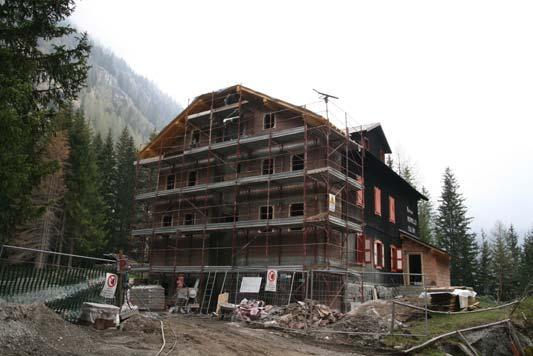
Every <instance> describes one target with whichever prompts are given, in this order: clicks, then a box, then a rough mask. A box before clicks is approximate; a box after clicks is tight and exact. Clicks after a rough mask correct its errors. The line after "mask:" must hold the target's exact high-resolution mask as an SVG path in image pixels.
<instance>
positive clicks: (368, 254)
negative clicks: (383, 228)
mask: <svg viewBox="0 0 533 356" xmlns="http://www.w3.org/2000/svg"><path fill="white" fill-rule="evenodd" d="M365 263H372V241H371V240H370V239H365Z"/></svg>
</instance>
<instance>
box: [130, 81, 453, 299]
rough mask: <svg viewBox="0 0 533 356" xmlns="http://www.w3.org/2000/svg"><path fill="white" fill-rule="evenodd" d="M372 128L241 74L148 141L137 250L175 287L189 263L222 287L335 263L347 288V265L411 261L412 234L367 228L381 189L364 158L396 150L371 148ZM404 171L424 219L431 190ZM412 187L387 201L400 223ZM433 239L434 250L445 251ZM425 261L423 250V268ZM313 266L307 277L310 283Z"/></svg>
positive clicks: (140, 169) (208, 283)
mask: <svg viewBox="0 0 533 356" xmlns="http://www.w3.org/2000/svg"><path fill="white" fill-rule="evenodd" d="M372 135H374V132H370V129H369V128H368V127H366V128H363V127H360V128H359V129H349V128H348V127H347V125H346V127H344V128H339V127H336V126H335V125H333V124H332V123H331V122H330V120H329V117H328V113H327V110H326V114H325V115H324V116H322V115H319V114H317V113H315V112H313V111H310V110H308V109H306V108H305V107H301V106H296V105H293V104H290V103H287V102H285V101H282V100H279V99H275V98H272V97H270V96H267V95H264V94H262V93H259V92H256V91H254V90H251V89H249V88H246V87H244V86H242V85H237V86H232V87H229V88H226V89H223V90H220V91H217V92H212V93H208V94H204V95H201V96H199V97H197V98H196V99H194V100H193V101H192V103H191V104H190V105H189V106H188V107H187V108H186V109H185V110H184V111H183V112H182V113H181V114H179V115H178V116H177V117H176V118H175V119H174V120H173V121H172V122H171V123H170V124H169V125H167V126H166V127H165V128H164V129H163V130H162V131H161V133H160V134H159V135H158V136H157V137H155V138H154V139H153V140H152V141H151V142H150V143H149V144H148V145H147V146H146V147H145V148H144V149H143V150H142V151H141V152H140V155H139V160H138V161H137V162H136V167H137V187H136V196H135V200H136V206H137V208H136V225H135V228H134V230H133V231H132V243H131V246H132V250H136V251H137V252H138V253H139V254H141V253H142V254H144V258H145V261H146V262H147V263H148V266H149V267H148V270H149V271H150V273H152V274H159V275H160V276H161V280H166V282H164V283H167V284H168V286H169V289H170V294H171V293H172V289H173V288H174V286H173V283H172V281H173V280H175V278H176V275H178V274H186V275H188V276H200V278H201V279H202V280H203V281H204V284H205V286H204V289H205V290H209V291H211V290H213V289H217V288H220V290H221V291H222V290H225V289H228V286H226V285H225V284H226V283H228V282H227V275H228V273H235V272H236V271H237V272H239V271H240V272H241V273H243V274H244V273H254V272H257V271H262V272H265V271H266V269H267V268H273V269H277V270H280V271H287V273H292V281H291V283H294V280H295V275H294V273H305V272H306V271H317V273H318V272H320V273H330V277H327V278H324V280H325V281H326V282H328V280H329V281H330V282H331V283H333V282H332V279H331V276H333V275H337V276H341V277H338V282H339V283H338V285H339V286H341V287H339V288H344V287H342V286H343V285H344V278H345V275H344V274H343V273H345V272H347V271H362V270H366V271H390V272H397V273H398V272H402V270H403V268H402V261H403V257H402V247H401V245H402V243H401V239H400V238H401V236H400V235H398V236H395V237H396V238H395V239H393V240H391V239H388V238H387V237H379V236H378V237H372V234H374V233H373V232H371V231H369V233H368V234H367V233H366V228H367V226H366V224H365V220H366V217H367V216H368V214H369V212H368V211H367V212H366V213H365V210H369V211H372V209H371V208H370V205H369V204H365V201H366V202H368V201H370V200H371V199H372V198H373V197H374V198H375V193H376V191H375V190H374V189H372V190H371V191H369V192H365V187H367V190H368V186H367V184H365V180H366V177H367V175H368V172H365V162H366V160H367V156H372V157H370V159H371V161H372V162H373V163H372V164H373V165H375V164H376V162H375V161H376V160H377V161H380V157H376V156H380V155H382V154H383V153H389V152H390V149H388V152H387V149H385V150H384V151H383V150H381V151H378V152H377V153H371V152H372V151H371V146H372V145H375V144H376V142H377V140H373V141H372V143H370V142H369V137H372ZM385 143H386V140H385ZM387 147H388V144H387V145H386V148H387ZM381 160H382V159H381ZM378 165H379V163H378ZM387 174H394V175H395V176H397V175H396V174H395V173H387ZM397 178H399V177H395V178H394V179H397ZM400 179H401V178H400ZM402 181H403V180H402ZM402 181H398V182H399V183H398V182H396V181H394V182H392V183H391V184H393V185H394V184H399V186H398V190H399V191H402V192H403V191H404V190H405V192H406V193H405V194H406V195H409V196H410V198H409V199H406V200H407V201H409V203H410V204H411V206H410V207H407V209H408V211H410V212H411V213H412V214H413V215H416V216H415V218H417V208H416V204H417V201H418V199H421V198H424V197H423V196H421V195H420V193H418V192H416V190H414V189H413V188H412V187H410V186H409V185H408V184H407V183H405V181H403V182H402ZM404 184H407V186H404ZM409 189H411V190H409ZM380 194H381V190H380ZM402 194H403V193H401V194H400V193H398V197H397V198H396V200H397V201H398V203H395V200H394V199H393V200H390V198H389V200H388V208H389V210H388V211H389V214H390V211H391V210H390V209H392V210H393V212H392V214H393V215H395V218H394V219H395V220H396V215H398V223H397V228H402V225H401V222H400V220H402V219H403V213H399V214H395V211H396V206H395V204H398V205H400V204H401V201H403V200H402V199H401V196H402ZM395 195H396V193H395ZM391 202H392V203H391ZM385 204H387V203H385ZM385 204H383V205H384V206H385ZM391 204H392V205H391ZM376 205H379V210H380V211H379V213H380V215H381V205H382V204H381V195H380V197H379V204H378V203H376V202H374V206H373V208H374V209H373V212H374V213H375V212H376V211H377V210H376V209H377V207H376ZM384 210H386V209H384ZM402 212H403V210H402ZM405 219H407V217H405ZM411 219H413V218H411ZM391 221H392V222H393V223H394V224H396V221H393V220H391V218H390V217H389V219H388V220H387V223H388V224H390V223H391ZM411 222H412V221H411ZM378 225H379V224H378ZM407 225H408V221H407V220H406V222H405V231H404V232H403V235H402V236H404V237H405V236H407V237H408V238H410V241H411V242H412V241H414V242H415V243H416V240H417V239H416V234H417V231H418V230H417V226H415V227H414V228H413V229H412V230H408V226H407ZM415 225H416V224H415ZM378 230H380V229H378ZM393 233H394V234H398V230H397V229H396V230H394V232H393ZM396 240H398V241H397V242H396ZM425 247H426V248H428V249H429V250H428V251H426V252H427V253H428V254H430V255H431V254H432V253H433V254H434V253H435V252H434V251H436V250H438V249H436V248H434V247H433V246H425ZM431 251H433V252H431ZM438 252H439V251H438ZM424 253H425V252H424ZM440 253H443V254H445V252H443V251H440ZM404 254H405V252H404ZM437 254H438V253H437ZM444 257H445V258H447V255H446V256H444ZM432 258H433V257H432ZM386 261H387V262H386ZM388 261H390V264H389V262H388ZM406 262H407V261H406ZM423 265H424V263H422V258H421V261H420V271H419V273H422V272H424V271H422V266H423ZM446 265H447V259H446ZM217 273H218V276H219V277H218V278H217ZM204 275H207V278H204V277H203V276H204ZM222 275H224V277H221V276H222ZM301 276H303V274H302V275H301ZM307 276H308V275H306V277H305V278H303V277H302V278H300V279H299V280H300V282H301V285H302V290H301V291H300V292H301V293H303V288H304V287H305V285H306V283H307V281H306V280H305V279H306V278H308V277H307ZM282 278H283V276H282ZM335 278H337V277H335ZM289 279H290V278H289ZM402 280H403V279H402ZM408 282H409V280H408V279H407V280H406V282H405V283H408ZM415 282H416V281H415ZM238 283H239V281H238V278H237V279H236V280H235V282H234V284H235V285H234V286H231V288H235V289H236V290H237V285H238ZM328 283H329V282H328ZM328 283H326V284H328ZM402 283H403V282H402ZM331 288H332V287H330V286H329V285H325V286H324V288H323V289H324V290H327V289H331ZM335 288H337V287H335ZM335 288H333V289H335ZM293 289H294V285H292V286H291V292H290V293H291V295H292V293H293ZM307 289H308V288H307ZM307 293H309V291H308V292H306V296H308V294H307ZM310 293H312V291H311V292H310ZM331 293H332V294H333V295H334V294H335V292H334V291H333V292H331ZM210 297H211V295H209V296H208V297H207V298H210ZM204 298H205V291H204ZM290 298H291V296H290V295H289V299H290ZM235 299H236V296H235Z"/></svg>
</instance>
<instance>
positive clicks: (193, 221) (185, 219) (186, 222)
mask: <svg viewBox="0 0 533 356" xmlns="http://www.w3.org/2000/svg"><path fill="white" fill-rule="evenodd" d="M189 216H191V217H192V219H191V220H190V224H189V223H188V220H189V219H187V218H188V217H189ZM195 222H196V215H195V214H194V213H186V214H183V225H194V223H195Z"/></svg>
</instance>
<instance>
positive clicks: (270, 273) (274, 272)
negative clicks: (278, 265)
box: [268, 270, 277, 282]
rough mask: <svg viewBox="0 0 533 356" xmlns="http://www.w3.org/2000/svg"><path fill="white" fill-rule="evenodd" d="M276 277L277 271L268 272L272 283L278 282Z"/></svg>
mask: <svg viewBox="0 0 533 356" xmlns="http://www.w3.org/2000/svg"><path fill="white" fill-rule="evenodd" d="M276 277H277V273H276V271H274V270H270V271H268V280H269V281H270V282H274V281H275V280H276Z"/></svg>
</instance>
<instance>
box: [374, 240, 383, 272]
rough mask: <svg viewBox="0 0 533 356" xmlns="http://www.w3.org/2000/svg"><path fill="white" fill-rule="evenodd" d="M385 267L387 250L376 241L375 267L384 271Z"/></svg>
mask: <svg viewBox="0 0 533 356" xmlns="http://www.w3.org/2000/svg"><path fill="white" fill-rule="evenodd" d="M384 265H385V248H384V246H383V243H382V242H381V241H379V240H376V241H374V267H376V268H377V269H382V268H383V266H384Z"/></svg>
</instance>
